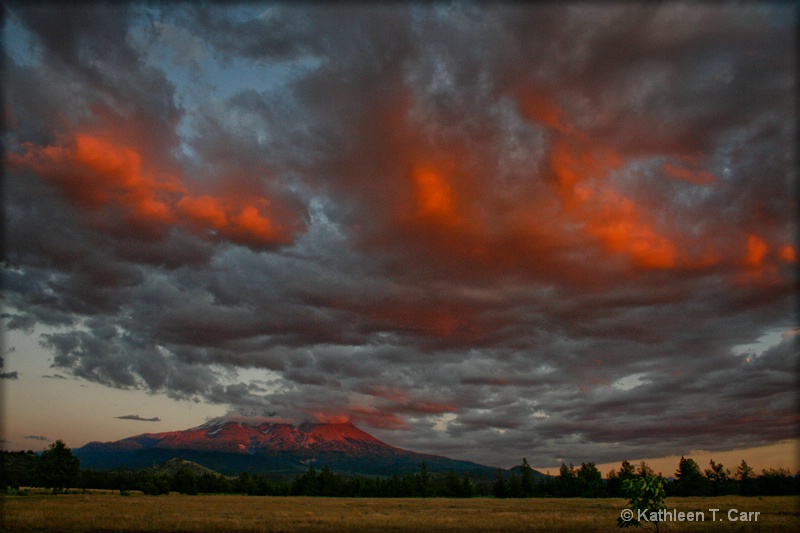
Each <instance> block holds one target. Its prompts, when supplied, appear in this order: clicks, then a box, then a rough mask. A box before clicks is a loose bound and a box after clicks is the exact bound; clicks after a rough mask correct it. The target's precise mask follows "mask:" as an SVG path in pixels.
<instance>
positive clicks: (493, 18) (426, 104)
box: [3, 3, 797, 466]
mask: <svg viewBox="0 0 800 533" xmlns="http://www.w3.org/2000/svg"><path fill="white" fill-rule="evenodd" d="M795 15H796V13H795V12H794V9H793V8H792V7H790V6H781V5H771V4H743V5H716V4H714V5H703V6H692V5H689V4H672V3H666V4H661V5H658V6H646V5H644V4H642V5H639V4H624V5H608V6H606V5H602V4H598V5H591V4H590V5H579V4H567V5H563V6H561V5H555V4H552V5H551V4H547V5H543V6H535V7H531V6H527V5H524V4H520V5H517V4H511V5H502V4H498V5H495V4H487V5H480V4H478V5H471V4H465V5H459V4H456V5H449V4H448V5H445V4H433V5H429V6H405V5H400V4H394V3H389V4H381V5H378V6H374V7H372V6H366V5H361V4H359V5H354V6H348V5H336V6H335V7H325V6H322V5H319V6H317V5H306V4H303V5H301V6H299V7H295V6H291V5H289V4H287V5H282V4H278V5H273V4H264V5H260V4H242V5H239V6H236V7H234V8H231V7H226V6H223V5H218V4H212V5H207V6H204V7H202V8H199V7H193V6H186V5H181V4H175V5H163V6H149V5H148V6H141V5H133V4H131V5H127V4H111V5H101V4H97V5H89V6H86V5H82V6H73V7H70V6H64V7H57V6H54V5H50V4H38V3H37V4H34V5H33V6H23V5H21V4H13V3H12V4H11V5H10V7H8V8H7V9H6V26H7V31H6V39H7V41H8V42H9V43H10V45H9V46H7V47H6V48H7V52H6V53H7V57H6V72H5V85H6V94H7V106H6V123H7V124H8V128H7V129H8V132H7V133H6V141H5V142H6V146H7V147H8V151H9V154H11V155H12V157H11V158H10V164H9V172H8V179H7V184H6V227H7V254H6V262H5V269H4V284H3V288H4V294H5V298H6V301H7V305H8V308H7V309H8V311H9V313H8V316H7V317H6V320H7V322H6V327H8V328H9V329H20V330H23V331H24V330H30V329H31V328H32V327H33V326H34V325H37V324H39V325H44V326H49V327H50V328H51V330H50V331H51V332H50V333H47V334H46V335H44V336H43V338H42V343H43V344H44V345H45V346H47V347H48V348H49V349H50V350H51V351H52V353H53V356H54V366H55V367H56V368H58V369H59V371H62V372H69V373H70V374H72V375H74V376H78V377H81V378H84V379H87V380H91V381H95V382H98V383H102V384H105V385H108V386H110V387H120V388H141V389H145V390H148V391H153V392H158V393H163V394H166V395H168V396H170V397H173V398H191V399H197V400H200V401H208V402H213V403H220V404H229V405H231V406H232V407H234V408H238V409H240V410H241V411H242V412H249V413H268V412H269V413H271V414H274V413H278V415H279V416H282V417H290V418H291V417H293V418H296V419H302V418H305V417H313V416H316V417H317V418H319V419H336V418H339V417H348V418H350V419H352V420H353V421H354V422H356V423H357V424H361V425H363V426H364V428H365V429H367V430H369V431H372V432H374V433H375V434H376V435H379V436H381V437H382V438H384V439H385V440H387V441H388V442H390V443H392V444H395V445H398V446H402V447H406V448H410V449H414V450H418V451H426V452H433V453H441V454H446V455H450V456H453V457H458V458H465V459H471V460H476V461H482V462H485V463H488V464H497V465H504V466H507V465H510V464H514V463H515V462H518V461H519V459H520V458H521V457H523V456H525V457H527V458H528V460H529V461H530V462H531V463H535V464H543V463H552V462H553V461H555V460H556V459H558V458H565V460H567V461H568V462H569V461H571V462H574V463H578V462H581V461H589V460H593V461H597V462H604V461H617V460H621V459H624V458H626V457H627V458H630V457H634V456H646V455H650V456H652V455H658V454H673V453H685V452H687V451H689V450H691V449H698V448H714V449H719V448H732V447H738V446H749V445H757V444H763V443H767V442H773V441H775V440H779V439H785V438H789V437H792V436H794V435H795V432H796V427H797V415H796V402H795V400H796V396H795V392H794V391H795V390H796V383H795V370H796V353H797V345H796V341H795V339H796V336H795V335H789V334H787V335H785V336H784V338H783V340H782V341H781V342H780V343H778V344H776V345H773V346H771V347H768V348H765V349H753V353H750V354H740V353H738V352H737V351H736V350H734V347H736V346H740V345H747V344H752V343H754V342H755V341H756V340H757V339H759V338H760V337H761V336H762V335H764V334H765V333H767V332H772V331H785V330H789V329H791V328H793V327H794V326H795V318H794V315H793V311H794V310H793V306H792V304H793V302H794V298H795V296H796V289H797V287H796V281H795V273H796V272H795V269H796V257H795V256H794V254H795V250H796V243H795V227H794V225H793V221H794V220H795V216H796V213H795V212H794V208H795V203H794V202H793V199H794V198H795V193H796V190H795V189H794V180H795V179H796V174H795V170H794V166H793V161H794V157H795V155H794V153H793V144H794V143H793V142H792V141H793V140H794V138H795V134H796V132H795V127H796V124H795V123H794V120H793V117H794V116H795V115H796V113H795V108H794V105H795V103H794V102H795V101H794V97H793V95H794V92H795V87H794V84H795V81H794V80H795V77H794V76H795V72H794V66H795V64H796V61H795V59H796V56H795V43H794V39H795V32H794V28H793V25H792V24H791V23H789V22H786V21H792V20H794V17H795ZM9 28H10V29H11V31H8V29H9ZM250 208H252V209H250ZM265 219H268V220H269V222H268V223H266V222H264V220H265ZM121 418H126V417H121ZM127 418H131V417H130V416H129V417H127ZM136 419H139V418H136ZM176 429H178V428H176Z"/></svg>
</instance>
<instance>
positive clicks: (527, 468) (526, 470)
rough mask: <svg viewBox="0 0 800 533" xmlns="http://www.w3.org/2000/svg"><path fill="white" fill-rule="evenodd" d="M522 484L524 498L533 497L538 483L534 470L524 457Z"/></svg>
mask: <svg viewBox="0 0 800 533" xmlns="http://www.w3.org/2000/svg"><path fill="white" fill-rule="evenodd" d="M520 483H521V485H522V496H523V497H525V498H529V497H531V496H533V493H534V491H535V488H536V485H535V484H536V481H535V480H534V479H533V469H532V468H531V465H529V464H528V460H527V459H525V458H524V457H523V458H522V480H521V481H520Z"/></svg>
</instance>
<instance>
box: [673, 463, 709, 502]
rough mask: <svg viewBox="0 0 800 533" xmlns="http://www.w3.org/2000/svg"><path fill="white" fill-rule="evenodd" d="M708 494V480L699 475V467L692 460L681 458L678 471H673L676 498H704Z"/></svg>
mask: <svg viewBox="0 0 800 533" xmlns="http://www.w3.org/2000/svg"><path fill="white" fill-rule="evenodd" d="M706 494H708V480H707V479H706V478H705V476H703V474H702V473H700V466H698V464H697V463H696V462H695V460H694V459H686V458H685V457H683V456H681V460H680V462H679V463H678V470H677V471H675V495H676V496H705V495H706Z"/></svg>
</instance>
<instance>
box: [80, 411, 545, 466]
mask: <svg viewBox="0 0 800 533" xmlns="http://www.w3.org/2000/svg"><path fill="white" fill-rule="evenodd" d="M72 451H73V453H74V454H75V455H76V456H78V458H79V459H80V460H81V466H82V467H84V468H92V469H98V470H110V469H114V468H121V467H126V468H134V469H140V468H147V467H153V466H155V465H158V464H161V463H165V462H168V461H169V460H170V459H173V458H176V457H179V458H181V459H183V460H184V461H191V462H194V463H197V464H198V466H199V465H202V467H205V468H209V469H212V470H214V471H216V472H219V473H222V474H224V475H228V476H235V475H238V474H240V473H241V472H250V473H256V474H275V475H295V474H298V473H302V472H305V471H306V470H307V469H308V467H309V466H314V467H315V468H317V469H320V468H322V467H323V466H325V465H327V466H328V467H329V468H330V469H331V470H333V471H336V472H339V473H342V474H346V475H363V476H393V475H403V474H408V473H412V472H416V471H418V470H419V467H420V464H421V463H423V462H424V463H425V464H426V467H427V469H428V470H429V471H430V472H434V473H436V472H441V473H445V472H449V471H450V470H453V471H455V472H456V473H458V474H464V473H465V474H468V475H470V476H472V477H476V478H483V479H491V478H493V477H494V475H495V473H496V471H497V469H496V468H492V467H489V466H484V465H480V464H477V463H472V462H469V461H459V460H455V459H449V458H447V457H441V456H438V455H428V454H421V453H416V452H412V451H408V450H403V449H400V448H395V447H394V446H390V445H388V444H386V443H384V442H382V441H380V440H378V439H376V438H375V437H373V436H372V435H370V434H368V433H366V432H364V431H362V430H361V429H359V428H357V427H356V426H354V425H352V424H350V423H345V424H312V423H304V424H301V425H299V426H294V425H291V424H286V423H274V422H256V421H253V422H250V421H231V420H216V421H211V422H209V423H206V424H203V425H202V426H199V427H196V428H192V429H187V430H184V431H170V432H165V433H145V434H142V435H137V436H134V437H128V438H126V439H122V440H118V441H116V442H90V443H89V444H87V445H86V446H83V447H82V448H76V449H73V450H72ZM537 474H538V472H537Z"/></svg>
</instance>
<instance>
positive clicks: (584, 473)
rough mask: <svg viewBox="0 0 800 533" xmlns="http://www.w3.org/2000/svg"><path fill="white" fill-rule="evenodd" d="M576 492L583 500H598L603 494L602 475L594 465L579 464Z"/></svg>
mask: <svg viewBox="0 0 800 533" xmlns="http://www.w3.org/2000/svg"><path fill="white" fill-rule="evenodd" d="M577 480H578V487H579V488H578V490H579V493H580V495H581V497H583V498H598V497H600V496H602V493H603V475H602V474H601V473H600V471H599V470H598V469H597V467H596V466H595V464H594V463H591V462H590V463H581V467H580V469H579V470H578V473H577Z"/></svg>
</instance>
